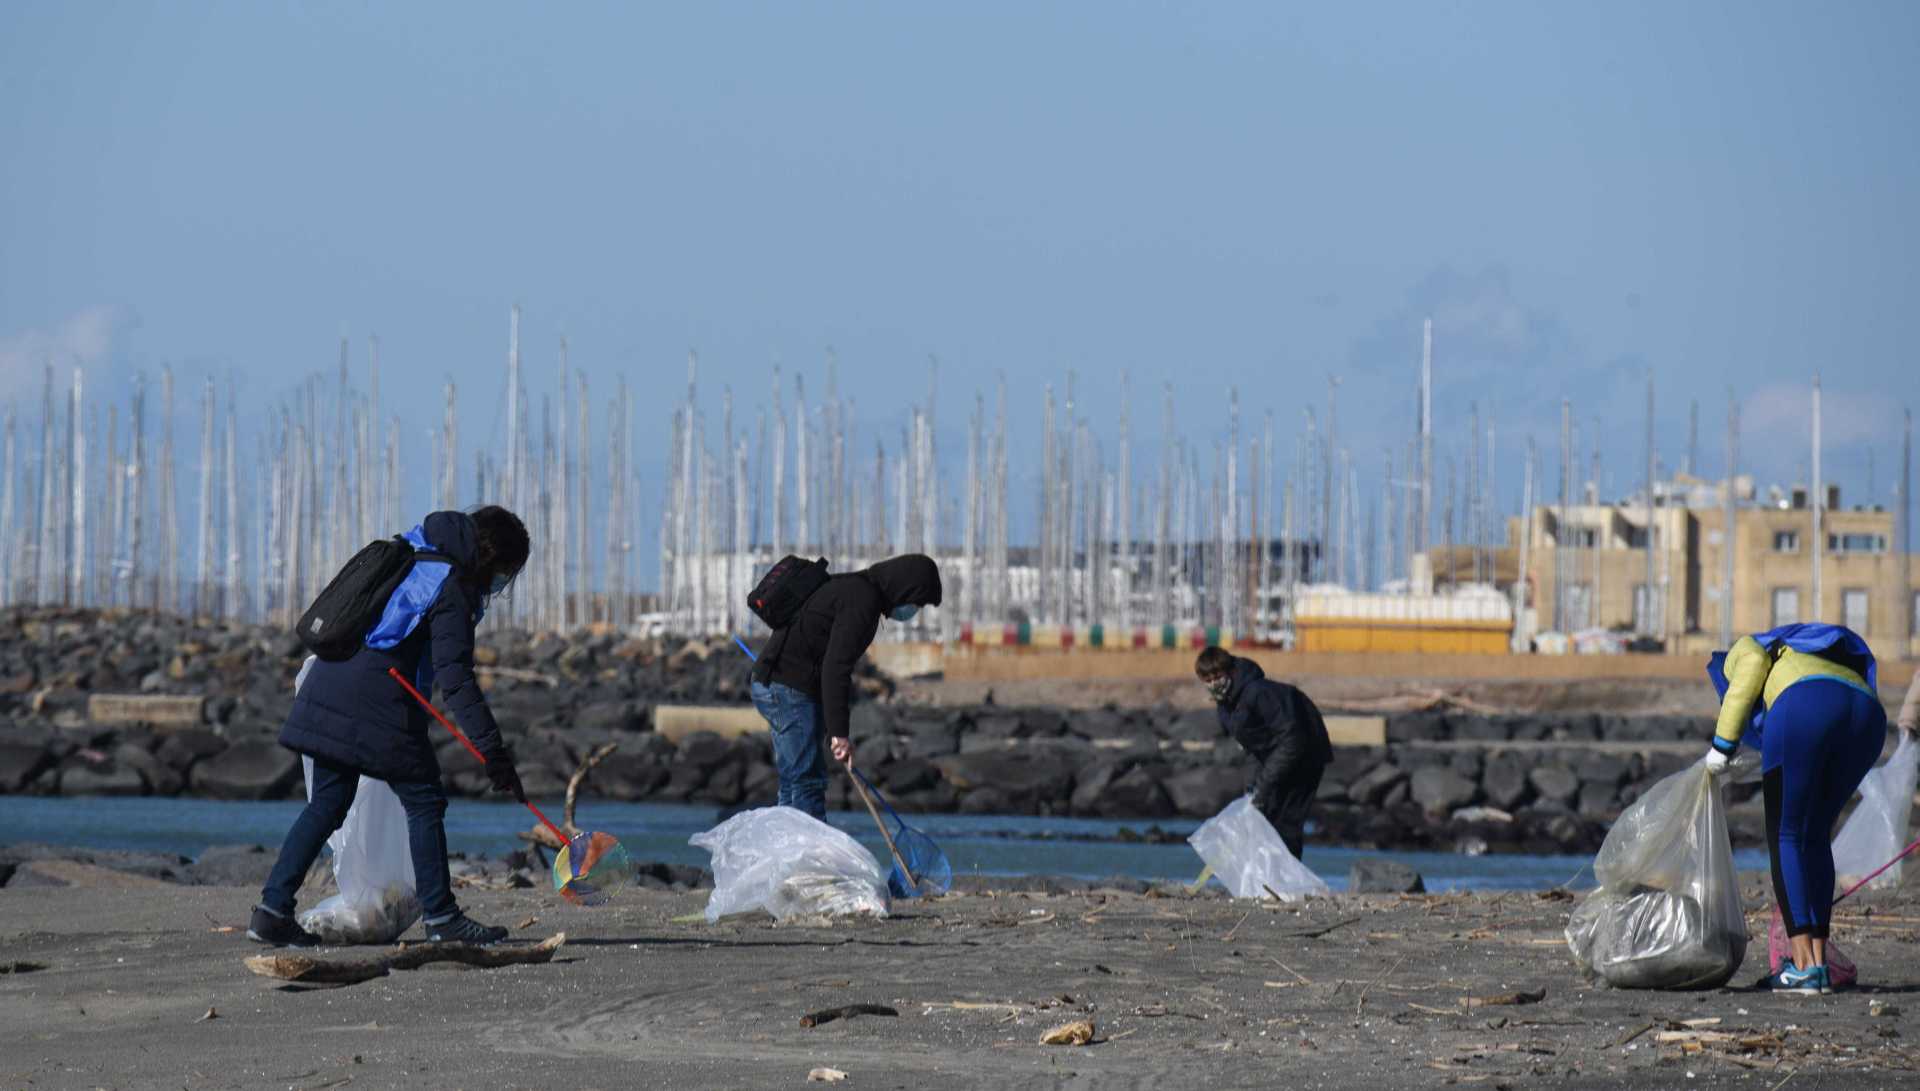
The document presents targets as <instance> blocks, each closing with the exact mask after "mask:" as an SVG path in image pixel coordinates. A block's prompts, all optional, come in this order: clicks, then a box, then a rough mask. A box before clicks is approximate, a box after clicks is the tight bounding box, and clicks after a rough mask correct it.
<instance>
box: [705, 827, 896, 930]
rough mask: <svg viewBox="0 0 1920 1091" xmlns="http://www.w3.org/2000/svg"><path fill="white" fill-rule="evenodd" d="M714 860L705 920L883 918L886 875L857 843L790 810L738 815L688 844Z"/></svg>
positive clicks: (885, 901)
mask: <svg viewBox="0 0 1920 1091" xmlns="http://www.w3.org/2000/svg"><path fill="white" fill-rule="evenodd" d="M687 843H688V844H690V845H692V846H694V847H695V848H702V849H706V850H707V851H708V852H710V853H712V854H713V895H712V896H711V897H709V898H708V899H707V920H708V921H709V922H711V921H717V920H719V919H720V918H721V917H725V916H728V915H730V914H733V913H747V912H751V911H753V910H755V909H764V910H766V911H767V912H769V913H771V914H773V916H774V918H775V919H776V920H786V919H788V918H789V917H802V916H828V917H838V916H846V915H849V914H854V913H869V914H872V915H873V916H876V917H884V916H886V915H887V873H886V871H885V870H883V869H882V868H881V867H880V862H879V861H877V860H875V859H874V858H873V854H872V853H870V852H868V851H867V850H866V849H865V848H863V847H862V846H861V844H860V843H859V842H858V841H855V840H854V839H853V838H851V837H848V836H847V835H846V834H844V833H841V832H840V831H839V830H836V829H834V828H833V827H832V826H829V825H827V824H826V823H825V822H822V821H820V820H819V819H817V818H814V817H813V816H812V815H809V814H807V813H806V812H804V811H799V810H796V809H794V808H792V807H761V808H757V809H755V810H751V811H742V812H740V813H739V814H737V815H734V816H733V817H732V818H729V819H727V820H726V821H725V822H722V823H720V824H719V825H718V826H715V827H714V828H713V829H710V830H708V831H706V832H705V833H697V834H694V835H693V836H692V837H691V838H689V839H688V841H687Z"/></svg>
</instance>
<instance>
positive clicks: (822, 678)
mask: <svg viewBox="0 0 1920 1091" xmlns="http://www.w3.org/2000/svg"><path fill="white" fill-rule="evenodd" d="M906 605H913V606H938V605H940V568H939V566H938V565H936V564H934V563H933V558H931V557H928V556H926V555H924V554H920V553H908V554H905V555H903V556H899V557H893V558H891V559H888V560H884V561H881V562H880V563H879V564H876V565H874V566H873V567H872V568H868V569H865V570H863V571H859V572H849V573H847V574H845V575H840V576H833V577H831V578H829V579H828V580H827V584H826V586H825V587H822V588H821V589H820V590H818V591H815V592H814V593H813V594H812V595H810V596H808V598H807V601H806V602H805V603H804V604H803V605H802V606H801V607H800V613H799V615H798V616H797V617H795V618H794V619H793V622H792V624H790V625H788V626H787V627H786V628H785V629H782V630H780V631H779V632H778V633H775V634H774V635H773V639H771V640H769V641H768V642H767V646H766V650H764V651H763V652H761V654H760V661H759V663H758V664H756V665H755V666H754V669H753V677H754V680H755V681H757V682H761V683H773V682H779V683H782V684H784V685H788V686H792V687H793V688H794V689H797V690H799V691H800V692H802V693H804V694H806V695H808V696H809V697H812V698H814V699H815V700H817V701H819V702H820V711H821V719H822V722H823V723H824V725H825V727H826V732H827V734H828V735H830V736H835V737H839V738H845V737H846V734H847V715H848V709H849V706H850V705H851V703H852V699H853V669H854V668H855V667H856V666H858V665H859V663H860V657H861V656H863V655H865V654H867V646H868V645H869V644H872V643H873V635H874V633H875V632H876V631H877V630H878V629H879V627H880V619H881V618H882V617H883V616H885V615H886V613H887V611H889V610H891V609H893V608H894V607H896V606H906Z"/></svg>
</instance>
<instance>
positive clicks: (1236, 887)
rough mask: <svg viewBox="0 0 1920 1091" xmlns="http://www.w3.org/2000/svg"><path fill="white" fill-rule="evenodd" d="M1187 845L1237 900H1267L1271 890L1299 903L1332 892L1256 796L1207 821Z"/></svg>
mask: <svg viewBox="0 0 1920 1091" xmlns="http://www.w3.org/2000/svg"><path fill="white" fill-rule="evenodd" d="M1187 844H1189V845H1192V846H1193V851H1195V852H1197V853H1199V854H1200V859H1202V860H1204V861H1206V863H1207V866H1208V867H1210V868H1212V869H1213V874H1214V875H1215V877H1217V878H1218V879H1219V880H1220V882H1221V883H1222V884H1223V885H1224V886H1225V887H1226V888H1227V890H1228V891H1229V892H1230V893H1232V894H1233V896H1234V897H1236V898H1264V897H1266V896H1267V891H1269V890H1271V891H1273V893H1275V894H1277V895H1279V896H1280V900H1281V901H1287V902H1297V901H1299V900H1300V899H1302V898H1304V897H1306V896H1307V895H1309V894H1327V893H1330V891H1328V889H1327V884H1326V883H1324V882H1322V881H1321V880H1320V876H1318V875H1315V874H1314V873H1313V872H1312V870H1310V869H1309V868H1308V867H1307V865H1305V864H1303V863H1301V862H1300V859H1299V857H1297V856H1295V855H1294V854H1293V853H1291V852H1289V851H1287V843H1286V842H1285V841H1282V840H1281V839H1280V834H1279V831H1277V830H1275V829H1274V828H1273V823H1271V822H1268V821H1267V816H1266V815H1263V814H1261V813H1260V811H1259V809H1258V808H1256V807H1255V806H1254V805H1253V797H1252V796H1251V795H1244V796H1241V797H1240V798H1239V799H1236V800H1234V801H1233V802H1232V803H1229V804H1227V805H1226V806H1225V807H1224V808H1222V809H1221V811H1220V813H1219V814H1217V815H1214V816H1213V817H1212V818H1209V819H1207V820H1206V821H1205V822H1203V823H1201V824H1200V828H1199V829H1197V830H1195V831H1193V835H1192V836H1191V837H1188V838H1187Z"/></svg>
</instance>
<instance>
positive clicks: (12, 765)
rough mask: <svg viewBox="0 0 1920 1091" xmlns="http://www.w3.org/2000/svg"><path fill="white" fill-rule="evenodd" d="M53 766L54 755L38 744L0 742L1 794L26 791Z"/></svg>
mask: <svg viewBox="0 0 1920 1091" xmlns="http://www.w3.org/2000/svg"><path fill="white" fill-rule="evenodd" d="M52 765H53V755H52V754H49V753H48V752H47V748H46V747H45V746H43V745H40V744H38V743H17V742H0V792H7V793H15V792H23V791H26V789H27V786H28V785H30V784H32V783H33V782H34V781H35V780H36V779H38V778H39V776H40V774H41V773H43V772H45V771H46V770H47V769H49V768H50V767H52Z"/></svg>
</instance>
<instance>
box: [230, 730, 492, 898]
mask: <svg viewBox="0 0 1920 1091" xmlns="http://www.w3.org/2000/svg"><path fill="white" fill-rule="evenodd" d="M359 787H360V774H359V773H357V772H355V771H353V770H352V769H348V768H346V767H344V766H340V765H335V764H333V763H332V762H329V761H325V760H323V759H321V758H315V759H313V798H311V799H309V800H308V801H307V806H306V809H305V810H303V811H301V812H300V817H299V818H296V819H294V820H293V828H292V829H289V830H288V831H287V839H286V840H285V841H284V842H282V843H281V845H280V858H279V859H277V860H275V861H274V862H273V873H272V874H270V875H268V876H267V885H266V886H265V887H263V888H261V890H260V904H261V905H262V906H263V907H265V908H266V909H268V910H269V911H271V912H274V913H278V914H279V915H280V916H283V917H290V916H292V915H293V899H294V895H295V894H296V893H297V892H298V891H299V889H300V883H301V882H302V881H303V880H304V879H305V878H306V877H307V869H308V868H310V867H312V866H313V862H314V861H315V860H317V859H319V858H320V850H321V848H323V847H325V845H326V843H327V838H329V837H331V836H333V831H335V830H337V829H339V828H340V824H341V823H342V822H345V821H346V820H347V808H349V807H352V806H353V796H354V793H355V792H356V791H357V790H358V789H359ZM387 787H389V788H392V789H393V794H394V795H396V796H399V797H400V805H401V807H403V808H405V809H406V812H407V847H408V849H409V850H411V852H412V854H413V883H414V895H415V896H416V897H418V898H419V899H420V909H421V913H422V915H423V916H424V917H425V919H426V921H427V923H428V924H441V923H444V922H446V921H448V920H451V919H453V918H454V917H455V916H457V915H458V914H459V912H460V906H459V905H458V904H457V903H455V902H454V900H453V881H452V879H451V878H449V876H448V874H447V827H446V823H445V821H444V818H445V816H446V813H447V790H446V789H445V788H444V787H442V786H441V784H440V782H439V781H437V780H430V781H388V782H387Z"/></svg>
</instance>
